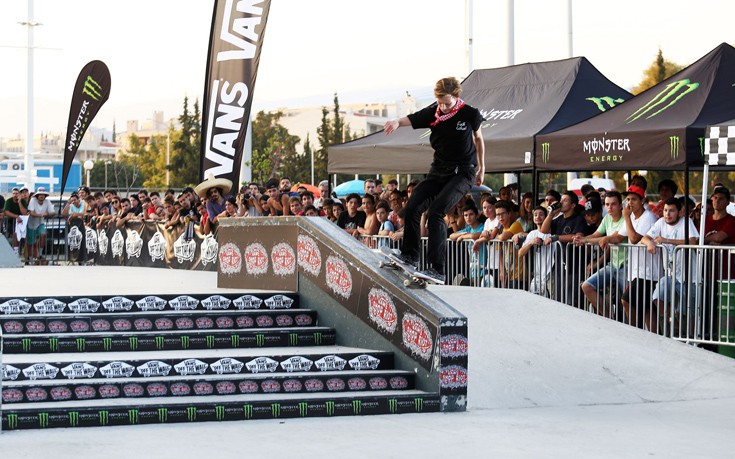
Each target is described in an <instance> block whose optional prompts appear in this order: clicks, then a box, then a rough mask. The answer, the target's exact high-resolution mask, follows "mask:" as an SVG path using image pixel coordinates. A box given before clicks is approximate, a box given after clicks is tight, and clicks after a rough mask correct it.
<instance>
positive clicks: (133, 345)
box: [128, 336, 138, 351]
mask: <svg viewBox="0 0 735 459" xmlns="http://www.w3.org/2000/svg"><path fill="white" fill-rule="evenodd" d="M128 345H129V346H130V350H131V351H137V350H138V337H137V336H131V337H130V338H128Z"/></svg>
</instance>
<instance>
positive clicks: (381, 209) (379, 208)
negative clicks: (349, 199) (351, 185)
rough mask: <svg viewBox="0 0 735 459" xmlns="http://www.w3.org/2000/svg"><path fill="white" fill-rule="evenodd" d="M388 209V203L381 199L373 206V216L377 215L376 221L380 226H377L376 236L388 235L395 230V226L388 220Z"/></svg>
mask: <svg viewBox="0 0 735 459" xmlns="http://www.w3.org/2000/svg"><path fill="white" fill-rule="evenodd" d="M389 210H390V207H389V206H388V203H387V202H385V201H383V200H381V201H380V202H378V204H377V205H376V206H375V216H376V217H377V219H378V223H379V224H380V226H379V227H378V236H390V235H391V233H393V232H394V231H395V230H396V228H395V227H394V226H393V223H392V222H391V221H390V220H388V211H389ZM381 245H383V244H381Z"/></svg>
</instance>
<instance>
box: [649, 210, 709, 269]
mask: <svg viewBox="0 0 735 459" xmlns="http://www.w3.org/2000/svg"><path fill="white" fill-rule="evenodd" d="M685 221H686V222H688V223H689V237H690V238H692V237H693V238H696V239H699V232H698V231H697V228H696V227H695V226H694V223H692V221H691V220H690V219H689V218H680V219H679V221H678V222H676V224H675V225H669V224H667V223H666V220H665V219H664V218H663V217H662V218H659V219H658V221H656V223H655V224H654V225H653V226H652V227H651V229H650V230H648V232H647V233H646V236H648V237H650V238H651V239H655V238H656V237H658V236H661V237H662V238H664V239H678V240H684V225H685ZM661 245H662V246H663V247H664V249H665V250H663V251H662V252H663V254H662V259H663V261H664V266H665V267H666V270H665V271H666V274H671V268H672V262H673V256H674V248H676V246H675V245H674V244H668V243H664V244H661ZM691 253H693V252H691ZM689 263H690V265H691V269H690V271H689V272H690V273H691V274H695V273H696V272H697V270H696V266H697V265H696V258H695V257H694V256H692V257H690V258H689ZM675 275H676V280H677V282H683V281H684V251H682V250H679V251H678V252H677V255H676V274H675ZM693 277H694V279H691V280H693V281H695V282H699V276H698V275H695V276H693Z"/></svg>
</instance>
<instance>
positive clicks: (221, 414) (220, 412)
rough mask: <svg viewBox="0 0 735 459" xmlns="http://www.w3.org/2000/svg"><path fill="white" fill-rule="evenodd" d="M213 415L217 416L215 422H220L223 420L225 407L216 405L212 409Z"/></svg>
mask: <svg viewBox="0 0 735 459" xmlns="http://www.w3.org/2000/svg"><path fill="white" fill-rule="evenodd" d="M214 414H215V416H217V420H218V421H221V420H223V419H224V418H225V407H224V406H222V405H217V406H215V407H214Z"/></svg>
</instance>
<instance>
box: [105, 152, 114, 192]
mask: <svg viewBox="0 0 735 459" xmlns="http://www.w3.org/2000/svg"><path fill="white" fill-rule="evenodd" d="M108 164H112V161H110V160H109V159H106V160H105V190H106V189H107V165H108Z"/></svg>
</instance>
